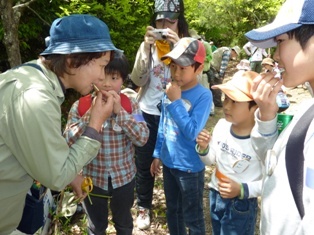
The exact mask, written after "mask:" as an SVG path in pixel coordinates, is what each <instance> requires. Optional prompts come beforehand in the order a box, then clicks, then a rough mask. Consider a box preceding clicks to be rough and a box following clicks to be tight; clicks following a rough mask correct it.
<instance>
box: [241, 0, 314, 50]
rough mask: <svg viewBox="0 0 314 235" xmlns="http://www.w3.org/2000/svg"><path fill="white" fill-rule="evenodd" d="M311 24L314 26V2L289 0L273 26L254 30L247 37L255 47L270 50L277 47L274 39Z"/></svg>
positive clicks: (310, 0)
mask: <svg viewBox="0 0 314 235" xmlns="http://www.w3.org/2000/svg"><path fill="white" fill-rule="evenodd" d="M311 24H314V0H287V1H286V2H285V3H284V4H283V5H282V7H281V9H280V10H279V12H278V14H277V16H276V18H275V20H274V21H273V22H272V23H271V24H268V25H266V26H263V27H261V28H258V29H253V30H251V31H249V32H247V33H246V34H245V36H246V37H247V38H248V39H249V40H250V41H251V43H252V44H253V45H255V46H257V47H260V48H269V47H274V46H276V45H277V43H276V41H275V40H274V39H275V37H277V36H278V35H281V34H284V33H287V32H289V31H291V30H294V29H296V28H299V27H301V26H302V25H311Z"/></svg>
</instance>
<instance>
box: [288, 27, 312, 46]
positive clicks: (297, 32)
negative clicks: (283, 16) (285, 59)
mask: <svg viewBox="0 0 314 235" xmlns="http://www.w3.org/2000/svg"><path fill="white" fill-rule="evenodd" d="M287 34H288V36H289V38H290V39H291V38H293V37H294V38H295V39H296V40H297V41H298V42H299V43H300V45H301V47H302V49H303V50H304V49H305V46H306V44H307V42H308V40H309V39H310V38H311V37H312V36H313V35H314V25H313V24H311V25H302V26H301V27H299V28H296V29H294V30H291V31H289V32H288V33H287Z"/></svg>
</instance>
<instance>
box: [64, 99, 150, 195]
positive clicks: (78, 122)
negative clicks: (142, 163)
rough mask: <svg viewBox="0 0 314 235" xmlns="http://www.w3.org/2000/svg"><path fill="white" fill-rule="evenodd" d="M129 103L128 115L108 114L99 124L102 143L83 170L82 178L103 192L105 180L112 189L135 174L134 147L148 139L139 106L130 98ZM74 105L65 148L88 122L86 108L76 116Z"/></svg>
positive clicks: (121, 113)
mask: <svg viewBox="0 0 314 235" xmlns="http://www.w3.org/2000/svg"><path fill="white" fill-rule="evenodd" d="M129 98H130V97H129ZM130 101H131V104H132V113H131V114H129V113H127V112H126V111H125V110H124V109H123V108H121V111H120V113H119V114H118V115H116V116H114V115H112V116H111V117H110V118H108V119H107V120H106V122H105V123H104V124H103V126H102V129H101V132H100V133H101V135H102V143H101V148H100V150H99V152H98V155H97V156H96V158H94V159H93V160H92V161H91V162H90V163H89V164H88V165H86V166H85V167H84V168H83V174H84V176H89V177H91V178H92V180H93V184H94V185H96V186H97V187H100V188H102V189H104V190H107V189H108V178H109V177H111V181H112V186H113V188H118V187H121V186H123V185H125V184H127V183H129V182H131V180H132V179H133V178H134V176H135V172H136V166H135V163H134V145H136V146H143V145H144V144H145V143H146V142H147V140H148V136H149V129H148V127H147V126H146V123H145V121H144V118H143V116H142V113H141V111H140V108H139V105H138V103H137V101H136V100H135V99H134V98H130ZM78 103H79V102H78V101H76V102H75V103H74V104H73V105H72V107H71V110H70V112H69V116H68V121H67V125H66V128H65V131H64V136H65V138H66V140H67V142H68V144H69V145H72V144H74V143H75V141H76V140H77V138H78V137H79V136H80V135H81V134H82V133H83V132H84V130H85V128H86V127H87V125H88V122H89V119H90V109H89V110H88V111H87V112H86V113H85V114H84V115H83V116H82V117H80V115H79V114H78ZM114 127H116V128H115V129H116V130H114V129H113V128H114Z"/></svg>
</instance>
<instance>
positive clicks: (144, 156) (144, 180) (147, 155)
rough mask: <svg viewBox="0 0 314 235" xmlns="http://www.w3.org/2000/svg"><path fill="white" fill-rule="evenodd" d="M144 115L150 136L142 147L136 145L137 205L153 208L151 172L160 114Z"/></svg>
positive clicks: (152, 179) (152, 178)
mask: <svg viewBox="0 0 314 235" xmlns="http://www.w3.org/2000/svg"><path fill="white" fill-rule="evenodd" d="M143 117H144V119H145V121H146V124H147V127H148V128H149V138H148V141H147V143H146V144H145V145H144V146H142V147H135V164H136V168H137V172H136V194H137V205H138V206H141V207H144V208H148V209H151V207H152V200H153V189H154V180H155V178H154V177H152V176H151V174H150V166H151V164H152V161H153V160H154V158H153V153H154V149H155V144H156V139H157V130H158V125H159V119H160V116H157V115H150V114H147V113H144V112H143Z"/></svg>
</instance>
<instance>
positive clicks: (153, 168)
mask: <svg viewBox="0 0 314 235" xmlns="http://www.w3.org/2000/svg"><path fill="white" fill-rule="evenodd" d="M160 173H161V169H160V160H159V159H158V158H155V159H154V160H153V162H152V164H151V165H150V174H151V175H152V177H154V176H156V175H158V174H160Z"/></svg>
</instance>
